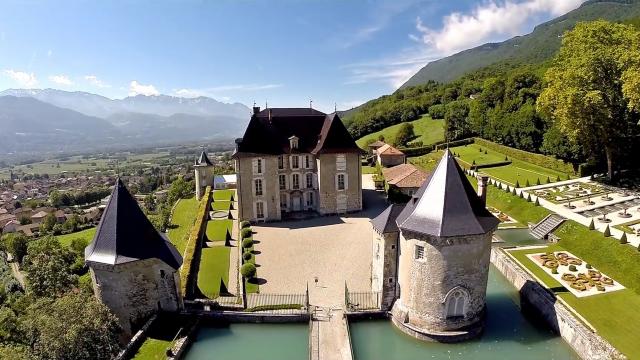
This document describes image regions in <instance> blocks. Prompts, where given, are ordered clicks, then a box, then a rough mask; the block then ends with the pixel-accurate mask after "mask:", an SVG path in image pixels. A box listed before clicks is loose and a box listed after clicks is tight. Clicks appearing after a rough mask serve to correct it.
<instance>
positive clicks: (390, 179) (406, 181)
mask: <svg viewBox="0 0 640 360" xmlns="http://www.w3.org/2000/svg"><path fill="white" fill-rule="evenodd" d="M382 175H383V176H384V178H385V180H386V181H387V184H389V185H394V186H397V187H399V188H419V187H420V186H421V185H422V183H424V181H425V180H426V179H427V173H426V172H424V171H422V170H420V169H418V168H417V167H415V166H414V165H412V164H400V165H396V166H393V167H390V168H383V169H382Z"/></svg>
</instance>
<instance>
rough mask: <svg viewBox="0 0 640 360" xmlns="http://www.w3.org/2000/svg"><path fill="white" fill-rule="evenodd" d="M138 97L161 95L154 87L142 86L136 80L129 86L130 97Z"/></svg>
mask: <svg viewBox="0 0 640 360" xmlns="http://www.w3.org/2000/svg"><path fill="white" fill-rule="evenodd" d="M136 95H145V96H152V95H160V92H159V91H158V90H157V89H156V88H155V86H153V85H142V84H140V83H139V82H137V81H136V80H133V81H132V82H131V84H129V96H136Z"/></svg>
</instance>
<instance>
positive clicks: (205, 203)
mask: <svg viewBox="0 0 640 360" xmlns="http://www.w3.org/2000/svg"><path fill="white" fill-rule="evenodd" d="M210 207H211V187H210V186H207V189H206V190H205V192H204V196H203V197H202V200H200V205H199V206H198V212H197V213H196V221H195V223H194V224H193V227H192V228H191V231H190V232H189V240H188V241H187V246H186V247H185V250H184V258H183V260H182V267H181V268H180V293H181V294H182V297H183V298H189V297H190V296H191V295H192V294H193V292H194V290H195V286H196V284H197V280H198V279H197V276H198V275H197V274H198V267H199V261H198V260H199V259H200V251H201V249H202V244H201V242H202V238H203V236H204V234H205V232H206V230H207V220H209V209H210ZM194 259H195V261H194ZM192 273H193V274H195V276H192Z"/></svg>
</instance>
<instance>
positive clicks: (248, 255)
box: [242, 251, 253, 261]
mask: <svg viewBox="0 0 640 360" xmlns="http://www.w3.org/2000/svg"><path fill="white" fill-rule="evenodd" d="M252 256H253V254H252V253H250V252H249V251H245V252H244V254H242V258H243V259H244V260H245V261H249V260H251V257H252Z"/></svg>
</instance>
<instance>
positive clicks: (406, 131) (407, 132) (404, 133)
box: [393, 123, 416, 146]
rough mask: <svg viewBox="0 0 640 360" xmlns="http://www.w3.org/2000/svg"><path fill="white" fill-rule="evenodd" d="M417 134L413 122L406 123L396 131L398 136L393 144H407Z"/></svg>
mask: <svg viewBox="0 0 640 360" xmlns="http://www.w3.org/2000/svg"><path fill="white" fill-rule="evenodd" d="M415 136H416V135H415V134H414V132H413V124H411V123H404V124H402V125H401V126H400V129H398V132H397V133H396V137H395V139H394V140H393V145H395V146H406V145H407V143H408V142H409V141H411V139H413V138H414V137H415Z"/></svg>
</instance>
